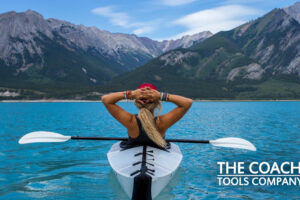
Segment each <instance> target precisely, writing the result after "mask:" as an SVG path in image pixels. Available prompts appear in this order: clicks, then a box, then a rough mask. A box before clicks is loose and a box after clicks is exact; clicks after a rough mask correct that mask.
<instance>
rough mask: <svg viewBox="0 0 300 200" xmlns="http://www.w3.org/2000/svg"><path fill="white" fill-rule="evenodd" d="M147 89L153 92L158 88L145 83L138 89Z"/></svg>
mask: <svg viewBox="0 0 300 200" xmlns="http://www.w3.org/2000/svg"><path fill="white" fill-rule="evenodd" d="M145 87H149V88H151V89H153V90H157V88H156V87H155V86H154V85H152V84H150V83H143V84H142V85H139V87H138V89H141V88H145Z"/></svg>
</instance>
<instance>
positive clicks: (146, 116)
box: [134, 100, 167, 148]
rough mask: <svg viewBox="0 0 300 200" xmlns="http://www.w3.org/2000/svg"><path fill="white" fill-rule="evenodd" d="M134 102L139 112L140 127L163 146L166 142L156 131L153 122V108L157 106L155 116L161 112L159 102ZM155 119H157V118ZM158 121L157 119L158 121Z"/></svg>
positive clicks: (156, 142)
mask: <svg viewBox="0 0 300 200" xmlns="http://www.w3.org/2000/svg"><path fill="white" fill-rule="evenodd" d="M134 104H135V105H136V107H138V109H139V110H140V111H139V114H138V117H139V119H140V121H141V124H142V127H143V128H144V130H145V132H146V134H147V136H148V137H149V138H150V139H151V140H152V141H153V142H154V143H155V144H157V145H158V146H160V147H163V148H165V147H166V145H167V143H166V141H165V140H164V138H163V137H162V135H161V134H160V133H159V132H158V130H157V127H156V124H155V123H154V120H153V117H154V110H155V109H156V108H158V112H157V115H156V116H157V117H158V115H159V113H160V112H161V103H160V101H159V100H157V101H155V102H153V103H145V104H141V103H140V102H138V101H135V102H134ZM157 120H159V119H158V118H157ZM158 122H159V121H158Z"/></svg>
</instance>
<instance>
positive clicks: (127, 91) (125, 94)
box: [124, 90, 132, 99]
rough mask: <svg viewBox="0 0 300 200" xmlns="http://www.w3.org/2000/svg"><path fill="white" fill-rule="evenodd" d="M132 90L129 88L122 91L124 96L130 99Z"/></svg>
mask: <svg viewBox="0 0 300 200" xmlns="http://www.w3.org/2000/svg"><path fill="white" fill-rule="evenodd" d="M131 93H132V91H131V90H126V91H125V92H124V98H125V99H132V94H131Z"/></svg>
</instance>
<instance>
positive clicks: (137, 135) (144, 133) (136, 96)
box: [102, 83, 193, 148]
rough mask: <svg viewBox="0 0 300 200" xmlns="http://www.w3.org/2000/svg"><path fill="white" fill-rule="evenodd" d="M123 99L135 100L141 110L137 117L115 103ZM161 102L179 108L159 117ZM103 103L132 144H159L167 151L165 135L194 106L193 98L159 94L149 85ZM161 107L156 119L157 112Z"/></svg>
mask: <svg viewBox="0 0 300 200" xmlns="http://www.w3.org/2000/svg"><path fill="white" fill-rule="evenodd" d="M122 99H132V100H135V101H134V103H135V105H136V106H137V107H138V108H139V113H138V115H133V114H131V113H128V112H126V111H125V110H123V109H122V108H121V107H120V106H118V105H117V104H116V103H117V102H118V101H120V100H122ZM161 101H169V102H172V103H174V104H176V105H177V107H176V108H175V109H173V110H172V111H170V112H168V113H167V114H164V115H161V116H158V115H159V113H160V109H161ZM102 102H103V103H104V105H105V107H106V109H107V110H108V111H109V112H110V114H111V115H112V116H113V117H114V118H115V119H116V120H118V121H119V122H120V123H121V124H122V125H123V126H125V127H126V128H127V131H128V136H129V142H130V143H139V144H141V143H142V144H149V145H151V144H152V145H153V144H154V145H157V146H159V147H162V148H165V147H166V142H165V140H164V137H165V133H166V131H167V130H168V128H170V127H171V126H172V125H173V124H174V123H176V122H177V121H178V120H179V119H180V118H182V117H183V115H184V114H185V113H186V112H187V111H188V109H189V108H190V107H191V105H192V103H193V101H192V99H189V98H185V97H182V96H178V95H173V94H168V93H163V92H159V91H157V88H156V87H155V86H154V85H152V84H149V83H145V84H142V85H140V86H139V87H138V89H136V90H134V91H131V90H128V91H125V92H115V93H111V94H107V95H104V96H102ZM156 108H158V109H159V111H158V113H157V117H154V111H155V109H156Z"/></svg>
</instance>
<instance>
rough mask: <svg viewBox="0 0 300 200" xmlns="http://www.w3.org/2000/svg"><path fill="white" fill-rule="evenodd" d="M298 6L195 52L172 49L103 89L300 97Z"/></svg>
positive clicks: (219, 35) (278, 11)
mask: <svg viewBox="0 0 300 200" xmlns="http://www.w3.org/2000/svg"><path fill="white" fill-rule="evenodd" d="M298 7H299V3H296V4H295V5H293V6H291V7H289V8H285V9H274V10H272V11H271V12H269V13H267V14H266V15H264V16H262V17H260V18H258V19H256V20H253V21H250V22H248V23H246V24H243V25H241V26H239V27H237V28H235V29H232V30H230V31H223V32H219V33H217V34H215V35H213V36H212V37H210V38H208V39H207V40H205V41H203V42H202V43H200V44H197V45H194V46H192V47H190V48H187V49H176V50H171V51H169V52H167V53H165V54H163V55H161V56H159V57H157V58H155V59H153V60H152V61H150V62H149V63H147V64H145V65H144V66H142V67H140V68H138V69H136V70H134V71H132V72H129V73H126V74H124V75H121V76H119V77H118V78H116V79H113V80H112V81H111V82H110V83H109V84H107V85H106V86H105V87H103V88H102V89H103V91H114V90H124V89H126V88H127V89H128V88H136V87H137V85H138V84H140V83H141V82H151V83H154V84H156V85H157V86H158V87H159V88H160V89H161V90H164V91H169V92H174V93H179V94H183V95H186V96H190V97H194V98H210V99H214V98H217V99H222V98H230V99H234V98H236V99H270V98H271V99H291V98H300V25H299V22H298V21H297V19H296V18H295V17H297V16H298V14H299V13H300V10H299V9H298ZM287 10H288V11H292V14H290V12H287ZM297 13H298V14H297ZM125 83H126V84H125Z"/></svg>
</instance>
